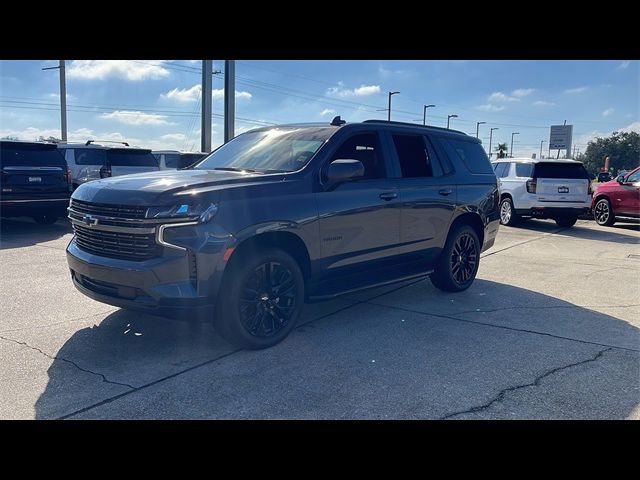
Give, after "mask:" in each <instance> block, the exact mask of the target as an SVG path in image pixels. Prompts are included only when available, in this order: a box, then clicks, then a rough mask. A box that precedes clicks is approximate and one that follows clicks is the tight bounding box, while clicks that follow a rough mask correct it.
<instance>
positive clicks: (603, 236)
mask: <svg viewBox="0 0 640 480" xmlns="http://www.w3.org/2000/svg"><path fill="white" fill-rule="evenodd" d="M515 228H517V229H521V230H530V231H535V232H549V233H552V232H555V231H558V230H560V231H561V233H562V235H566V236H570V237H576V238H581V239H584V240H600V241H606V242H614V243H624V244H631V245H634V244H638V243H640V238H638V236H637V235H633V234H632V233H631V232H634V231H635V232H638V231H640V225H633V224H624V223H616V224H615V225H613V226H612V227H600V226H598V225H597V224H596V223H595V222H593V225H591V224H590V225H589V227H587V226H583V225H580V224H579V223H578V224H576V225H574V226H573V227H570V228H561V227H558V225H557V224H556V223H555V222H554V221H552V220H536V219H528V220H524V221H522V222H520V223H519V224H518V225H516V227H515Z"/></svg>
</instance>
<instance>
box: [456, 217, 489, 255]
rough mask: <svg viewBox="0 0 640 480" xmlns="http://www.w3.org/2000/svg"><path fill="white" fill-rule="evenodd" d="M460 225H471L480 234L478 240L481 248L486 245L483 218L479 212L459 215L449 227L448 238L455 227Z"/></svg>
mask: <svg viewBox="0 0 640 480" xmlns="http://www.w3.org/2000/svg"><path fill="white" fill-rule="evenodd" d="M458 225H469V226H470V227H471V228H473V230H474V231H475V232H476V235H478V240H479V241H480V249H482V246H483V245H484V225H483V223H482V218H481V217H480V215H479V214H478V213H475V212H466V213H463V214H461V215H458V216H457V217H456V218H455V220H454V221H453V222H452V223H451V226H450V227H449V233H448V234H447V239H448V238H449V235H451V232H452V231H453V229H454V228H456V227H457V226H458Z"/></svg>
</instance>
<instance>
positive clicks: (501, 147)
mask: <svg viewBox="0 0 640 480" xmlns="http://www.w3.org/2000/svg"><path fill="white" fill-rule="evenodd" d="M507 150H508V148H507V144H506V143H499V144H498V146H497V147H496V152H498V155H497V157H498V158H505V157H506V156H507Z"/></svg>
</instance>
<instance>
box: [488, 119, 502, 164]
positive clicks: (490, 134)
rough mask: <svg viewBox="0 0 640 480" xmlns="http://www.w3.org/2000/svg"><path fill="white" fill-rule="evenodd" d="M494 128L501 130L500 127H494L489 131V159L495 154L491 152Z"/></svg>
mask: <svg viewBox="0 0 640 480" xmlns="http://www.w3.org/2000/svg"><path fill="white" fill-rule="evenodd" d="M494 130H500V129H499V128H498V127H494V128H492V129H491V131H490V132H489V160H491V155H493V153H492V152H491V140H493V131H494Z"/></svg>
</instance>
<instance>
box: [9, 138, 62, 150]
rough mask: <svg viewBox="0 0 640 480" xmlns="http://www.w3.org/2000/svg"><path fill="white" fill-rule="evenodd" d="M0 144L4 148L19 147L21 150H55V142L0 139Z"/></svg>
mask: <svg viewBox="0 0 640 480" xmlns="http://www.w3.org/2000/svg"><path fill="white" fill-rule="evenodd" d="M0 146H2V147H4V148H20V149H23V150H27V149H28V150H55V149H56V148H58V147H57V146H56V144H55V143H45V142H25V141H22V140H0Z"/></svg>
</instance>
